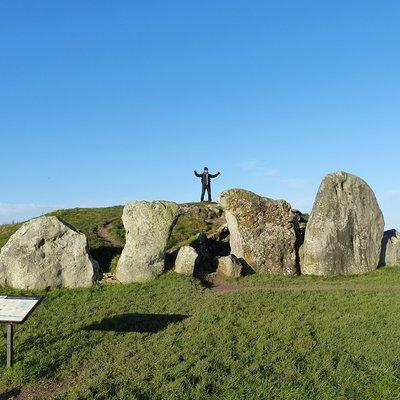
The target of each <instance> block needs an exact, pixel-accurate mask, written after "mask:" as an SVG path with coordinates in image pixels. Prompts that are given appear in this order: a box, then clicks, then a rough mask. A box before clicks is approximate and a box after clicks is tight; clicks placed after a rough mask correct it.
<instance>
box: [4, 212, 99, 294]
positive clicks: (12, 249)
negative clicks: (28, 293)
mask: <svg viewBox="0 0 400 400" xmlns="http://www.w3.org/2000/svg"><path fill="white" fill-rule="evenodd" d="M97 278H98V264H97V262H96V261H94V260H92V259H91V257H90V256H89V253H88V244H87V238H86V236H85V235H84V234H83V233H80V232H79V231H78V230H76V229H75V228H74V227H72V226H71V225H68V224H66V223H65V222H63V221H61V220H59V219H58V218H57V217H47V216H45V217H40V218H36V219H32V220H31V221H28V222H26V223H25V224H23V225H22V226H21V228H19V229H18V231H17V232H15V233H14V235H12V236H11V237H10V239H9V240H8V242H7V243H6V245H5V246H4V247H3V248H2V249H1V253H0V284H1V285H7V286H11V287H14V288H18V289H35V290H36V289H37V290H44V289H48V288H55V287H79V286H90V285H92V284H93V283H94V282H95V281H96V279H97Z"/></svg>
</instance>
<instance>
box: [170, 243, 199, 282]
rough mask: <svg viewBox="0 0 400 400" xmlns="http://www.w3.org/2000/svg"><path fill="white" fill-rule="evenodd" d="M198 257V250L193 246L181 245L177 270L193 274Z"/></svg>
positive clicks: (177, 258)
mask: <svg viewBox="0 0 400 400" xmlns="http://www.w3.org/2000/svg"><path fill="white" fill-rule="evenodd" d="M197 257H198V254H197V251H196V250H195V249H194V248H193V247H190V246H183V247H181V248H180V249H179V252H178V255H177V256H176V261H175V272H176V273H178V274H184V275H190V276H193V273H194V267H195V265H196V260H197Z"/></svg>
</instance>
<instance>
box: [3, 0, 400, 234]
mask: <svg viewBox="0 0 400 400" xmlns="http://www.w3.org/2000/svg"><path fill="white" fill-rule="evenodd" d="M399 21H400V2H398V1H384V0H383V1H382V0H381V1H368V0H363V1H351V0H346V1H338V0H337V1H330V2H327V1H320V0H318V1H299V0H293V1H282V0H280V1H249V0H246V1H235V0H227V1H218V0H212V1H189V0H185V1H173V0H169V1H164V0H162V1H133V0H131V1H99V0H96V1H83V0H79V1H71V0H68V1H61V0H59V1H53V0H49V1H39V0H38V1H31V0H29V1H22V0H18V1H16V0H2V1H0V136H1V165H2V173H1V185H0V222H8V221H11V220H23V219H25V218H28V217H31V216H35V215H38V214H40V213H42V212H43V211H46V210H49V209H54V208H64V207H77V206H80V207H85V206H103V205H114V204H124V203H126V202H127V201H129V200H136V199H167V200H174V201H179V202H183V201H191V200H197V199H198V197H199V194H200V193H199V192H200V183H199V180H198V179H197V178H195V177H194V176H193V169H195V168H196V169H197V170H201V169H202V168H203V167H204V166H206V165H207V166H208V167H209V168H210V170H211V172H216V171H218V170H219V171H221V176H220V177H219V178H217V179H215V181H214V187H213V189H214V192H215V197H217V196H218V195H219V193H220V192H221V191H223V190H225V189H228V188H231V187H241V188H246V189H250V190H253V191H255V192H256V193H258V194H261V195H265V196H268V197H272V198H284V199H286V200H288V201H289V202H290V203H291V204H292V205H293V206H294V207H296V208H299V209H301V210H303V211H310V209H311V207H312V203H313V200H314V197H315V194H316V191H317V189H318V186H319V184H320V181H321V179H322V178H323V176H324V175H325V174H327V173H329V172H333V171H337V170H345V171H349V172H352V173H355V174H357V175H359V176H360V177H362V178H363V179H365V180H366V181H367V182H368V183H369V184H370V185H371V187H372V188H373V189H374V191H375V192H376V195H377V197H378V200H379V203H380V205H381V208H382V210H383V212H384V214H385V219H386V223H387V228H392V227H396V228H398V229H400V174H399V172H400V171H399V169H400V168H399V152H400V73H399V71H400V51H399V49H400V23H399Z"/></svg>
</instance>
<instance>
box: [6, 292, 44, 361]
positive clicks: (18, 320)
mask: <svg viewBox="0 0 400 400" xmlns="http://www.w3.org/2000/svg"><path fill="white" fill-rule="evenodd" d="M41 301H42V297H22V296H0V323H3V324H6V325H7V367H8V368H11V367H12V366H13V358H14V352H13V341H14V337H13V335H14V324H23V323H24V322H25V321H26V320H27V318H28V317H29V316H30V315H31V314H32V312H33V310H34V309H35V308H36V307H37V306H38V305H39V303H40V302H41Z"/></svg>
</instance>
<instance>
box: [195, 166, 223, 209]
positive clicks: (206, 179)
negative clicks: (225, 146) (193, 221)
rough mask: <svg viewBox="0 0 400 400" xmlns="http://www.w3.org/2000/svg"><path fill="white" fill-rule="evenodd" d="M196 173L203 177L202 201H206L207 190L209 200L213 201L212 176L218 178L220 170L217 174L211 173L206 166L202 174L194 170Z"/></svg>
mask: <svg viewBox="0 0 400 400" xmlns="http://www.w3.org/2000/svg"><path fill="white" fill-rule="evenodd" d="M194 174H195V175H196V176H197V177H198V178H201V188H202V190H201V199H200V201H204V195H205V193H206V190H207V194H208V201H210V202H211V201H212V200H211V179H212V178H216V177H217V176H218V175H219V174H220V172H217V173H216V174H214V175H213V174H210V173H209V172H208V168H207V167H204V172H203V173H202V174H198V173H197V171H196V170H194Z"/></svg>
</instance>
